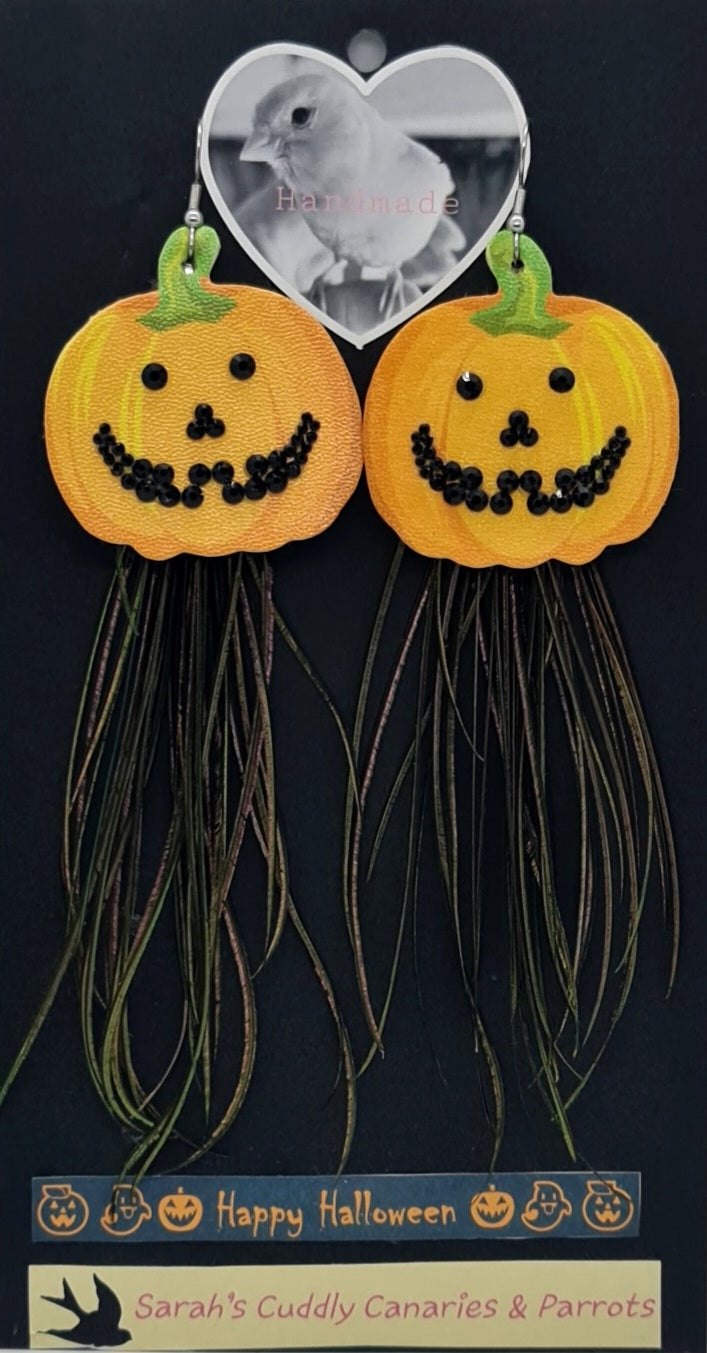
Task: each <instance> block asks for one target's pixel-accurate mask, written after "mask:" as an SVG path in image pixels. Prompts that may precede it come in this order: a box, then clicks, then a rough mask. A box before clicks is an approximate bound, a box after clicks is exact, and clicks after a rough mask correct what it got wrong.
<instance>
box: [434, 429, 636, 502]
mask: <svg viewBox="0 0 707 1353" xmlns="http://www.w3.org/2000/svg"><path fill="white" fill-rule="evenodd" d="M508 431H509V433H511V432H512V433H513V441H511V440H510V439H508V440H506V439H504V437H503V435H501V443H502V445H504V446H512V445H513V446H515V445H520V446H534V445H535V442H536V441H537V440H538V434H537V432H535V429H534V428H531V427H530V426H529V420H528V415H527V414H526V413H524V412H523V411H522V410H517V411H515V412H514V413H511V414H509V418H508ZM532 433H535V435H534V436H531V437H529V434H532ZM524 434H525V435H524ZM410 441H411V444H412V454H413V456H414V457H415V464H416V466H417V469H418V473H419V474H420V475H421V477H422V478H423V479H426V480H427V483H428V484H429V487H430V488H431V489H432V490H433V491H434V492H436V493H441V494H442V497H443V498H444V501H445V502H446V503H449V504H450V506H451V507H459V506H460V505H461V504H462V503H464V504H466V506H467V507H468V509H469V511H470V512H483V510H484V508H486V507H489V508H490V509H491V511H492V512H495V513H496V514H497V516H499V517H502V516H505V514H506V513H508V512H510V511H511V509H512V507H513V494H514V493H515V492H516V490H517V489H522V491H523V492H524V493H525V494H527V498H526V507H527V509H528V511H529V512H532V514H533V516H535V517H541V516H542V515H543V514H544V513H545V512H547V511H548V509H552V511H553V512H559V513H563V512H569V510H570V508H572V507H591V505H592V503H594V502H595V501H596V499H597V497H601V495H602V494H604V493H608V492H609V490H610V488H611V481H612V479H613V478H614V475H615V474H616V473H617V471H618V470H619V469H620V467H621V462H622V461H623V458H624V456H625V455H626V452H627V450H628V448H629V446H630V445H631V439H630V437H629V436H628V434H627V432H626V428H625V427H621V426H619V427H616V428H614V431H613V433H612V435H611V436H610V437H609V438H608V439H607V442H606V445H605V446H603V447H602V448H601V450H600V451H598V452H597V454H596V455H595V456H592V458H591V461H590V462H589V464H588V465H580V466H578V467H577V469H576V470H571V469H568V468H566V467H563V468H561V469H559V470H558V471H557V473H556V474H555V483H554V487H553V490H552V492H551V493H547V492H544V491H543V480H542V475H540V474H539V472H538V471H537V470H530V469H529V470H522V471H519V472H516V471H515V470H501V472H500V474H499V475H497V477H496V485H495V489H496V491H495V492H493V493H492V494H491V495H490V496H489V494H488V493H487V492H486V490H485V489H484V487H483V482H484V476H483V473H482V471H481V470H479V469H478V468H477V466H476V465H467V466H466V467H465V468H462V466H461V465H460V464H459V463H458V461H456V460H444V459H443V457H442V456H439V455H438V454H437V450H436V448H435V444H434V438H433V436H432V433H431V432H430V425H429V423H420V425H419V427H418V428H416V429H415V431H414V432H413V433H411V434H410Z"/></svg>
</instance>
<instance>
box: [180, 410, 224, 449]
mask: <svg viewBox="0 0 707 1353" xmlns="http://www.w3.org/2000/svg"><path fill="white" fill-rule="evenodd" d="M225 431H226V424H225V423H224V422H223V419H221V418H214V411H213V409H212V407H211V405H210V404H197V405H196V407H195V409H194V417H193V419H192V421H191V422H190V423H187V426H186V434H187V437H189V438H190V439H191V441H193V442H199V441H201V438H202V437H223V434H224V432H225Z"/></svg>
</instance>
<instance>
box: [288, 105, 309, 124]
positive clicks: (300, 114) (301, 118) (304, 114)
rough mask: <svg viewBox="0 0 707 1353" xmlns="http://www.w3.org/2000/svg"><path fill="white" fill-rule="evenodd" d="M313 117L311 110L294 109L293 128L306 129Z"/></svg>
mask: <svg viewBox="0 0 707 1353" xmlns="http://www.w3.org/2000/svg"><path fill="white" fill-rule="evenodd" d="M311 116H312V110H311V108H293V109H292V116H291V118H290V121H291V123H292V126H293V127H306V126H307V123H308V122H309V119H310V117H311Z"/></svg>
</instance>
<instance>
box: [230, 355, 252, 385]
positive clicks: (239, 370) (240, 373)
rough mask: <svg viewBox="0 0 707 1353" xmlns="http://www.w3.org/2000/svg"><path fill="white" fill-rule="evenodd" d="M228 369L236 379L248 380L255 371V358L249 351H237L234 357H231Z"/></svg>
mask: <svg viewBox="0 0 707 1353" xmlns="http://www.w3.org/2000/svg"><path fill="white" fill-rule="evenodd" d="M228 369H229V371H230V373H231V375H232V376H235V379H236V380H237V381H247V380H250V378H251V376H252V375H253V372H254V371H255V358H254V357H251V355H250V353H249V352H237V353H236V355H235V357H232V358H231V360H230V362H229V364H228Z"/></svg>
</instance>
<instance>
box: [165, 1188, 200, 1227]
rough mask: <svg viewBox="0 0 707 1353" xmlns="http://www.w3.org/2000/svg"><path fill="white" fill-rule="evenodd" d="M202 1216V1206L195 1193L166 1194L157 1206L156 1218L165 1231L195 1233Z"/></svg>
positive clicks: (180, 1189) (182, 1191)
mask: <svg viewBox="0 0 707 1353" xmlns="http://www.w3.org/2000/svg"><path fill="white" fill-rule="evenodd" d="M203 1215H204V1205H203V1203H202V1201H201V1199H200V1198H197V1196H196V1194H195V1193H185V1192H184V1189H183V1188H181V1186H180V1187H179V1188H178V1189H177V1191H176V1193H166V1194H165V1196H164V1198H160V1201H159V1203H158V1204H157V1216H158V1219H159V1222H160V1225H161V1226H164V1229H165V1231H177V1232H179V1231H195V1230H196V1228H197V1226H198V1225H199V1222H200V1221H201V1218H202V1217H203Z"/></svg>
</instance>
